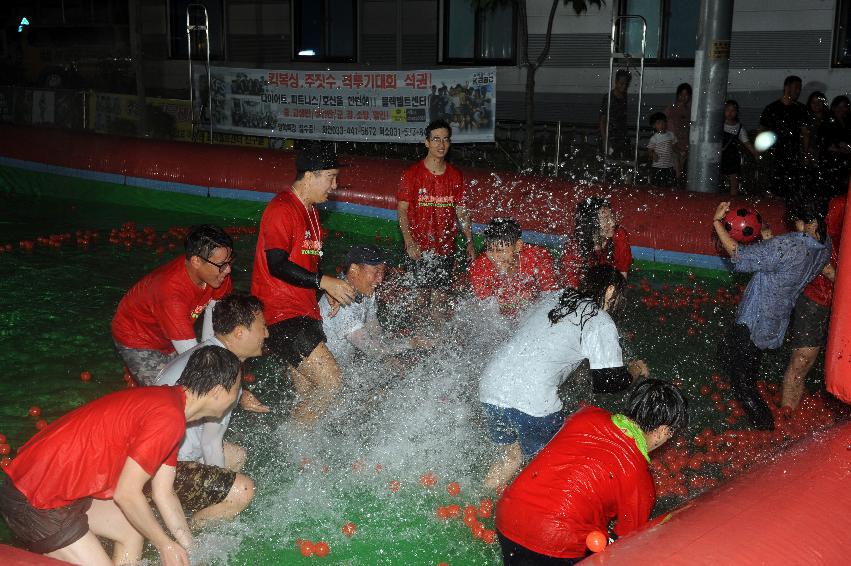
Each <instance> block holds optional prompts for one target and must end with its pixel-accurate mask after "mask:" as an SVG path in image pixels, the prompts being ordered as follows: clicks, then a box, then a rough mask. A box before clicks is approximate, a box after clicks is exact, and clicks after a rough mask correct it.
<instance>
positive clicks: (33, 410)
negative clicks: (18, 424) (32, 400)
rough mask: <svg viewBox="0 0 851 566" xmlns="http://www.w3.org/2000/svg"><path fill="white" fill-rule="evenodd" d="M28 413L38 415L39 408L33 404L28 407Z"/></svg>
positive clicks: (32, 415) (39, 414) (33, 415)
mask: <svg viewBox="0 0 851 566" xmlns="http://www.w3.org/2000/svg"><path fill="white" fill-rule="evenodd" d="M29 415H30V416H31V417H40V416H41V408H40V407H36V406H35V405H33V406H32V407H30V410H29Z"/></svg>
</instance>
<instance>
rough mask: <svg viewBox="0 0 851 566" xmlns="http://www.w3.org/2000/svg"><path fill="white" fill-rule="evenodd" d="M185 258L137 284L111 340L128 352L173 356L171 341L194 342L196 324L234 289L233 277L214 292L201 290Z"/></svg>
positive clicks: (117, 315) (115, 320) (116, 318)
mask: <svg viewBox="0 0 851 566" xmlns="http://www.w3.org/2000/svg"><path fill="white" fill-rule="evenodd" d="M185 261H186V257H185V256H180V257H176V258H174V259H173V260H171V261H170V262H168V263H166V264H165V265H161V266H160V267H158V268H156V269H155V270H153V271H152V272H150V273H149V274H147V275H145V276H144V277H143V278H142V279H140V280H139V281H138V282H136V284H135V285H133V286H132V287H131V288H130V290H129V291H127V294H126V295H124V298H122V299H121V302H120V303H118V310H117V311H116V312H115V316H114V317H113V318H112V337H113V338H115V340H116V342H118V343H119V344H121V345H122V346H127V347H128V348H138V349H142V350H159V351H160V352H163V353H164V354H170V353H172V352H174V345H172V343H171V341H172V340H192V339H194V338H195V329H194V324H195V320H197V318H198V317H199V316H201V313H203V312H204V309H205V308H206V307H207V303H209V302H210V300H211V299H215V300H218V299H220V298H222V297H224V296H225V295H227V294H228V293H230V292H231V290H232V289H233V283H232V282H231V278H230V275H228V276H227V277H226V278H225V281H224V283H222V285H221V286H220V287H219V288H218V289H213V288H212V287H210V286H209V285H205V286H204V288H201V287H198V286H197V285H196V284H195V283H193V282H192V280H191V279H190V278H189V273H188V272H187V271H186V264H185Z"/></svg>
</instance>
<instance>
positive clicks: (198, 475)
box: [142, 462, 236, 515]
mask: <svg viewBox="0 0 851 566" xmlns="http://www.w3.org/2000/svg"><path fill="white" fill-rule="evenodd" d="M234 481H236V472H233V471H231V470H227V469H225V468H220V467H218V466H209V465H207V464H201V463H200V462H178V463H177V466H176V467H175V474H174V493H175V495H177V498H178V499H179V500H180V505H181V506H182V507H183V512H184V513H186V514H187V515H193V514H195V513H197V512H198V511H200V510H201V509H206V508H207V507H209V506H211V505H216V504H217V503H221V502H222V501H224V500H225V498H226V497H227V496H228V493H230V490H231V488H232V487H233V482H234ZM142 491H143V492H144V494H145V497H147V498H148V502H149V503H153V501H152V499H151V482H148V483H146V484H145V487H144V489H143V490H142Z"/></svg>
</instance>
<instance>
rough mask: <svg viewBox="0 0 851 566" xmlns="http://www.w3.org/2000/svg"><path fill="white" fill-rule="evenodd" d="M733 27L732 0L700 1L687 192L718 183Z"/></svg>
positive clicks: (711, 187) (714, 188) (707, 190)
mask: <svg viewBox="0 0 851 566" xmlns="http://www.w3.org/2000/svg"><path fill="white" fill-rule="evenodd" d="M732 28H733V0H701V2H700V21H699V24H698V26H697V50H695V53H694V89H693V90H694V95H693V98H692V103H691V132H690V134H689V158H688V188H689V190H690V191H697V192H701V193H714V192H718V190H719V188H720V186H721V139H722V136H721V132H722V124H723V123H724V101H725V100H726V98H727V71H728V69H729V67H730V35H731V31H732Z"/></svg>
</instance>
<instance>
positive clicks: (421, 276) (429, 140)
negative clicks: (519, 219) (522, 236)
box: [396, 120, 476, 320]
mask: <svg viewBox="0 0 851 566" xmlns="http://www.w3.org/2000/svg"><path fill="white" fill-rule="evenodd" d="M425 136H426V137H425V146H426V149H428V155H426V157H425V159H423V160H422V161H420V162H418V163H416V164H414V165H412V166H411V167H409V168H408V169H407V170H406V171H405V173H404V174H403V175H402V180H401V182H400V183H399V190H398V191H397V193H396V201H397V212H398V216H399V228H400V230H401V231H402V238H403V239H404V242H405V253H406V254H407V255H408V258H409V260H410V263H411V268H412V271H413V274H414V279H415V281H416V285H417V287H418V288H419V292H418V296H417V307H418V308H417V311H418V312H430V313H431V317H432V318H433V319H437V320H445V318H446V317H447V315H448V312H447V306H448V299H449V289H450V288H451V287H452V275H453V271H454V267H455V265H454V262H455V260H454V252H455V236H456V234H457V233H458V227H457V224H458V223H460V224H461V230H462V232H463V234H464V239H465V240H466V249H467V259H468V260H469V261H473V260H474V259H475V256H476V250H475V248H474V247H473V233H472V229H471V224H470V215H469V214H468V213H467V210H466V209H465V208H464V207H463V206H462V199H463V198H464V177H463V176H462V175H461V172H460V171H459V170H458V169H456V168H455V167H453V166H452V165H450V164H449V163H447V162H446V154H447V153H448V152H449V144H450V142H451V138H452V129H451V127H450V126H449V124H448V123H447V122H446V121H445V120H434V121H433V122H431V123H430V124H429V125H428V126H426V129H425Z"/></svg>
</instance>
